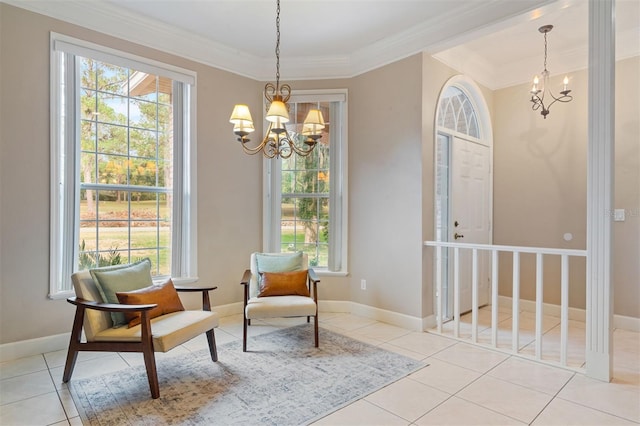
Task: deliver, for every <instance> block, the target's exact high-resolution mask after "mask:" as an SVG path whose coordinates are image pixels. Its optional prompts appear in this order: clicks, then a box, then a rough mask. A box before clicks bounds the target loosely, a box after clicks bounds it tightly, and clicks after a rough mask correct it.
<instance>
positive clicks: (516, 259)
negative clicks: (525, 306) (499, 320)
mask: <svg viewBox="0 0 640 426" xmlns="http://www.w3.org/2000/svg"><path fill="white" fill-rule="evenodd" d="M512 293H513V300H512V301H511V310H512V312H511V318H512V323H511V324H512V325H511V350H512V351H513V352H514V353H516V354H517V353H518V349H519V348H520V334H519V333H520V252H517V251H514V252H513V291H512Z"/></svg>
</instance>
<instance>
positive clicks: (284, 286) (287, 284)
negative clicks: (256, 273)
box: [258, 269, 310, 297]
mask: <svg viewBox="0 0 640 426" xmlns="http://www.w3.org/2000/svg"><path fill="white" fill-rule="evenodd" d="M293 295H297V296H307V297H309V296H310V295H309V288H308V287H307V270H306V269H304V270H302V271H293V272H263V273H262V277H261V279H260V293H259V294H258V297H265V296H293Z"/></svg>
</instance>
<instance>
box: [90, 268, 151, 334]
mask: <svg viewBox="0 0 640 426" xmlns="http://www.w3.org/2000/svg"><path fill="white" fill-rule="evenodd" d="M89 273H91V277H93V281H95V283H96V286H97V287H98V290H99V291H100V295H101V296H102V300H103V301H104V302H105V303H120V301H119V300H118V296H116V293H118V292H127V291H134V290H139V289H141V288H144V287H149V286H150V285H153V281H152V279H151V260H149V259H143V260H141V261H139V262H136V263H131V264H127V265H115V266H107V267H104V268H95V269H90V270H89ZM111 320H112V321H113V326H114V327H119V326H121V325H124V324H127V320H126V318H125V317H124V314H123V313H122V312H111Z"/></svg>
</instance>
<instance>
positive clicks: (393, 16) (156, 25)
mask: <svg viewBox="0 0 640 426" xmlns="http://www.w3.org/2000/svg"><path fill="white" fill-rule="evenodd" d="M1 1H4V2H6V3H9V4H12V5H15V6H18V7H22V8H25V9H29V10H32V11H35V12H38V13H42V14H45V15H49V16H52V17H54V18H58V19H62V20H65V21H68V22H72V23H76V24H79V25H83V26H85V27H88V28H92V29H95V30H96V31H99V32H103V33H107V34H111V35H114V36H117V37H120V38H123V39H127V40H131V41H133V42H136V43H140V44H143V45H146V46H150V47H154V48H157V49H160V50H164V51H167V52H170V53H175V54H178V55H180V56H184V57H187V58H190V59H193V60H196V61H199V62H202V63H206V64H209V65H212V66H215V67H218V68H222V69H226V70H229V71H232V72H235V73H238V74H241V75H245V76H248V77H252V78H255V79H257V80H263V81H266V80H273V79H274V78H275V50H274V49H275V42H276V29H275V16H276V1H275V0H57V1H51V0H1ZM616 12H617V17H616V27H617V33H616V41H617V46H616V55H617V58H618V59H622V58H626V57H631V56H637V55H640V0H617V2H616ZM280 18H281V23H280V26H281V46H280V51H281V52H280V58H281V61H280V62H281V64H280V71H281V78H282V79H283V80H286V79H317V78H338V77H352V76H354V75H358V74H360V73H362V72H365V71H368V70H371V69H374V68H376V67H379V66H382V65H384V64H387V63H390V62H393V61H396V60H399V59H402V58H404V57H407V56H409V55H412V54H415V53H417V52H421V51H425V52H428V53H431V54H433V55H434V56H435V57H436V58H438V59H439V60H441V61H442V62H444V63H447V64H448V65H451V66H452V67H454V68H456V69H457V70H458V71H460V72H463V73H465V74H467V75H470V76H471V77H472V78H474V79H475V80H476V81H478V82H479V83H481V84H483V85H485V86H487V87H489V88H490V89H498V88H502V87H508V86H511V85H514V84H519V83H523V82H526V81H529V80H530V79H531V76H532V75H533V74H534V73H536V72H539V71H541V69H542V63H543V54H544V44H543V42H544V39H543V36H542V34H540V33H539V32H538V30H537V29H538V27H540V26H542V25H545V24H553V25H554V26H555V28H554V30H553V31H552V32H551V33H549V35H548V41H549V58H548V69H549V70H550V71H551V72H552V74H555V73H564V72H570V71H575V70H577V69H582V68H586V66H587V35H588V28H587V24H588V1H587V0H412V1H407V0H341V1H336V0H325V1H320V0H315V1H314V0H281V14H280Z"/></svg>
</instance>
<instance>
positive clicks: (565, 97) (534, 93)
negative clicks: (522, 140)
mask: <svg viewBox="0 0 640 426" xmlns="http://www.w3.org/2000/svg"><path fill="white" fill-rule="evenodd" d="M552 29H553V25H543V26H542V27H540V28H538V31H540V32H541V33H542V34H544V71H542V82H541V81H540V79H539V78H538V76H537V75H536V76H535V77H534V78H533V86H532V87H531V102H532V103H533V105H532V106H531V109H533V110H534V111H537V110H540V114H542V116H543V117H544V118H545V119H546V118H547V115H549V109H550V108H551V105H553V104H554V103H556V102H563V103H566V102H571V101H572V100H573V96H571V95H569V93H571V90H569V89H567V86H568V85H569V78H568V77H567V76H565V77H564V80H563V82H562V83H563V87H562V90H561V91H560V95H561V96H558V97H555V96H553V93H551V89H550V88H549V75H550V73H549V70H547V34H548V33H549V32H550V31H551V30H552ZM546 94H548V95H549V97H550V98H551V99H548V98H547V102H548V101H549V100H551V103H548V104H547V105H546V106H545V104H544V98H545V95H546Z"/></svg>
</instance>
